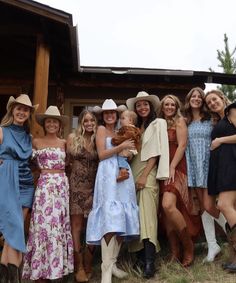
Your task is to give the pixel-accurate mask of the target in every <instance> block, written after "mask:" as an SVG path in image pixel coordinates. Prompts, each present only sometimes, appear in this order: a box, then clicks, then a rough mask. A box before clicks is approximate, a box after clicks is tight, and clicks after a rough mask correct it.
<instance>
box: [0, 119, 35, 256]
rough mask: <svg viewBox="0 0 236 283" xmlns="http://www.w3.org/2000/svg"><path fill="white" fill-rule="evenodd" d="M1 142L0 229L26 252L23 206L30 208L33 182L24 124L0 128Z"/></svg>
mask: <svg viewBox="0 0 236 283" xmlns="http://www.w3.org/2000/svg"><path fill="white" fill-rule="evenodd" d="M2 132H3V142H2V144H0V159H1V160H2V161H3V162H2V164H1V165H0V184H1V185H0V212H1V213H0V231H1V233H2V234H3V236H4V239H5V241H6V242H7V243H8V244H9V245H10V246H11V247H12V248H14V249H16V250H18V251H21V252H25V250H26V249H25V235H24V220H23V213H22V207H27V208H31V206H32V202H33V196H34V181H33V176H32V173H31V170H30V167H29V159H30V158H31V155H32V141H31V136H30V135H29V134H28V133H27V132H26V131H25V128H24V127H23V126H18V125H14V124H12V125H10V126H8V127H2Z"/></svg>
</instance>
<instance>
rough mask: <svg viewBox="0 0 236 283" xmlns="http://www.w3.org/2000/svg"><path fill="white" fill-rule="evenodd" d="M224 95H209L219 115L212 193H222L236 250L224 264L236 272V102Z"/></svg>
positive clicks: (214, 140) (222, 206) (223, 209)
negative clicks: (232, 256)
mask: <svg viewBox="0 0 236 283" xmlns="http://www.w3.org/2000/svg"><path fill="white" fill-rule="evenodd" d="M220 95H223V94H222V93H221V92H220V91H219V90H215V91H211V92H209V93H207V95H206V103H207V105H208V107H209V109H210V110H211V111H212V112H213V113H215V114H217V115H218V122H217V123H216V125H215V127H214V128H213V131H212V134H211V137H212V146H211V154H210V166H209V175H208V194H209V195H212V196H218V202H217V207H218V209H219V210H220V211H221V212H222V213H223V215H224V216H225V218H226V220H227V224H226V231H227V237H228V240H229V242H230V244H231V246H232V250H233V252H234V258H233V261H232V262H230V263H227V264H224V268H225V269H227V270H228V271H230V272H236V209H235V203H236V171H235V169H236V127H235V125H236V121H235V123H233V120H234V119H235V118H236V103H232V104H230V105H228V106H227V104H228V102H227V100H226V99H225V98H224V97H223V96H220ZM225 106H227V107H226V108H225ZM234 124H235V125H234Z"/></svg>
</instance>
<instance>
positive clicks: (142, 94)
mask: <svg viewBox="0 0 236 283" xmlns="http://www.w3.org/2000/svg"><path fill="white" fill-rule="evenodd" d="M140 100H147V101H149V102H151V103H152V105H153V107H154V110H155V111H156V110H157V109H158V107H159V106H160V99H159V97H158V96H156V95H149V94H148V93H147V92H146V91H140V92H139V93H138V94H137V96H136V97H132V98H128V99H127V100H126V105H127V107H128V109H129V110H132V111H134V110H135V109H134V106H135V103H136V102H137V101H140Z"/></svg>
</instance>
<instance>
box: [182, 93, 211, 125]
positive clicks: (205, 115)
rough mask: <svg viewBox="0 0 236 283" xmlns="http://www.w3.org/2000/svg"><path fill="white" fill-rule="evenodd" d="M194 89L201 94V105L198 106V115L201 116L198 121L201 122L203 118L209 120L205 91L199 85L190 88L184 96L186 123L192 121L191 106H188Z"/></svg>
mask: <svg viewBox="0 0 236 283" xmlns="http://www.w3.org/2000/svg"><path fill="white" fill-rule="evenodd" d="M194 91H197V92H198V93H199V94H200V95H201V99H202V106H201V108H200V117H201V120H200V121H201V122H203V121H205V120H210V118H211V115H210V111H209V110H208V109H207V106H206V102H205V93H204V91H203V89H201V88H200V87H194V88H192V89H191V90H190V92H189V93H188V94H187V95H186V97H185V104H184V115H185V117H186V119H187V121H186V122H187V124H188V125H189V124H190V123H191V122H192V121H193V112H192V107H191V106H190V99H191V97H192V95H193V93H194Z"/></svg>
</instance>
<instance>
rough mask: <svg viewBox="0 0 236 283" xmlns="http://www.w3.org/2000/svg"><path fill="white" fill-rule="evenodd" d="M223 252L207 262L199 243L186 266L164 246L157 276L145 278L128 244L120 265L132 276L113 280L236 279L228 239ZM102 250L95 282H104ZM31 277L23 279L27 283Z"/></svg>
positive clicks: (185, 282) (69, 282)
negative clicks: (230, 264) (137, 269)
mask: <svg viewBox="0 0 236 283" xmlns="http://www.w3.org/2000/svg"><path fill="white" fill-rule="evenodd" d="M221 247H222V253H221V254H220V255H219V256H218V257H217V258H216V260H215V261H214V263H208V264H203V262H202V261H203V258H204V257H205V256H206V253H207V250H206V249H205V248H204V245H202V244H197V245H195V260H194V264H193V265H192V266H191V267H188V268H183V267H182V266H181V265H180V264H178V263H170V262H168V261H167V260H166V258H167V253H168V250H167V249H164V248H163V250H162V251H161V252H160V253H159V254H158V256H157V259H156V268H157V272H156V274H155V277H154V278H152V279H149V280H145V279H143V278H142V276H141V274H139V273H135V272H134V271H133V269H132V257H131V256H130V255H129V254H128V253H127V249H126V247H123V249H122V251H121V256H120V258H119V265H120V267H122V268H123V269H124V270H126V271H127V272H128V273H129V277H128V278H127V279H125V280H119V279H116V278H113V279H112V283H121V282H124V283H141V282H147V283H149V282H150V283H154V282H155V283H157V282H158V283H192V282H195V283H214V282H219V283H235V282H236V274H230V273H228V272H226V271H224V270H222V267H221V265H222V263H223V262H225V261H226V258H227V257H228V251H227V247H228V245H227V244H226V243H221ZM100 264H101V262H100V250H99V249H98V250H97V252H96V256H95V262H94V273H93V277H92V279H91V280H90V281H89V282H91V283H98V282H101V281H100V280H101V271H100ZM26 282H27V283H29V282H30V281H23V283H26ZM73 282H74V281H73V275H70V276H68V277H67V278H64V280H63V283H73Z"/></svg>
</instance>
